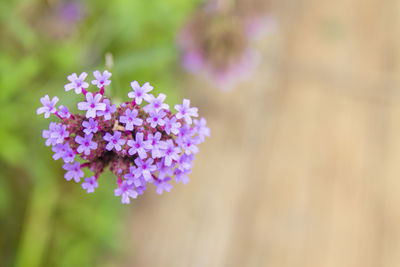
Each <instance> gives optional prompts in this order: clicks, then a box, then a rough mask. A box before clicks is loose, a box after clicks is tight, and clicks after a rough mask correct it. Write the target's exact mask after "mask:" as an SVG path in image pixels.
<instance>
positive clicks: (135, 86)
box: [128, 81, 153, 105]
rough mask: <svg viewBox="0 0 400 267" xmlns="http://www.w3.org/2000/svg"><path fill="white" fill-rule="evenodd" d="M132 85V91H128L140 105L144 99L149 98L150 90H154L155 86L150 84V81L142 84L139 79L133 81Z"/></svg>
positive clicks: (129, 95) (130, 96)
mask: <svg viewBox="0 0 400 267" xmlns="http://www.w3.org/2000/svg"><path fill="white" fill-rule="evenodd" d="M131 87H132V90H133V91H132V92H129V93H128V97H129V98H134V99H135V102H136V104H138V105H140V104H141V103H142V100H143V99H144V100H147V99H148V98H149V94H148V92H150V91H151V90H153V86H151V85H150V83H148V82H147V83H145V84H143V86H140V84H139V83H138V82H137V81H133V82H131Z"/></svg>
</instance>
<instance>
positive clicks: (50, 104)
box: [36, 95, 58, 119]
mask: <svg viewBox="0 0 400 267" xmlns="http://www.w3.org/2000/svg"><path fill="white" fill-rule="evenodd" d="M40 102H41V103H42V105H43V107H40V108H38V109H37V110H36V113H37V114H38V115H39V114H42V113H44V117H45V118H46V119H47V118H48V117H50V114H51V113H56V111H57V109H56V104H57V102H58V97H56V96H55V97H53V98H52V99H51V100H50V98H49V96H48V95H45V96H44V97H42V98H40Z"/></svg>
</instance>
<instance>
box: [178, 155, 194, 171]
mask: <svg viewBox="0 0 400 267" xmlns="http://www.w3.org/2000/svg"><path fill="white" fill-rule="evenodd" d="M193 160H194V155H193V154H190V155H186V154H183V155H182V156H181V157H180V158H179V160H178V169H179V170H181V171H187V170H190V169H191V168H192V167H193Z"/></svg>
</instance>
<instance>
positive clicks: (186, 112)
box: [175, 99, 199, 124]
mask: <svg viewBox="0 0 400 267" xmlns="http://www.w3.org/2000/svg"><path fill="white" fill-rule="evenodd" d="M175 109H176V110H177V111H178V113H176V118H177V119H182V118H183V119H185V121H186V123H187V124H192V118H191V117H198V116H199V114H198V113H197V108H191V107H190V100H189V99H183V104H182V105H175Z"/></svg>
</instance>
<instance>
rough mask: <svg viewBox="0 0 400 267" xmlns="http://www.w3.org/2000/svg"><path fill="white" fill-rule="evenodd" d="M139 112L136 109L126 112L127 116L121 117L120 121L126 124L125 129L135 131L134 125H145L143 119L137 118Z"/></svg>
mask: <svg viewBox="0 0 400 267" xmlns="http://www.w3.org/2000/svg"><path fill="white" fill-rule="evenodd" d="M137 115H138V111H137V110H136V109H133V110H131V109H129V108H128V109H127V110H125V116H120V117H119V121H120V122H122V123H125V129H126V130H128V131H133V125H136V126H140V125H142V123H143V120H142V119H139V118H137Z"/></svg>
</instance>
